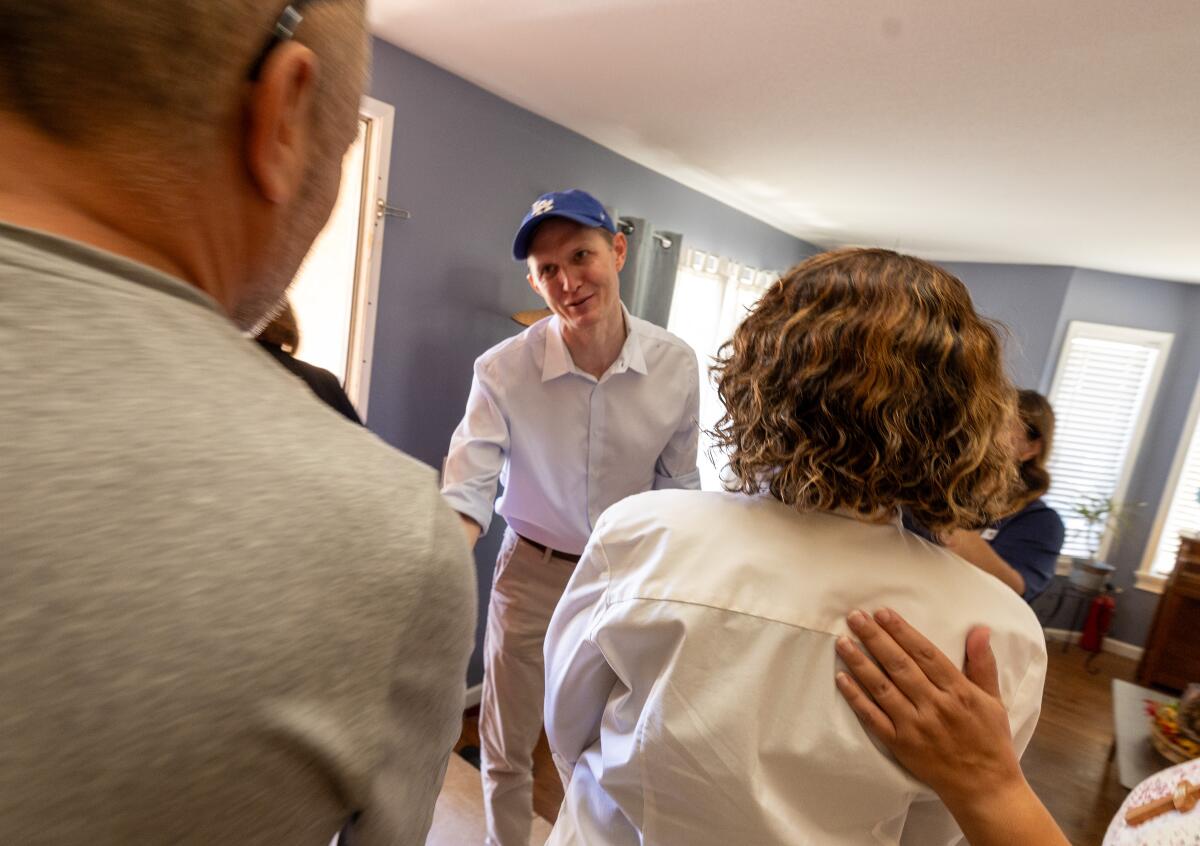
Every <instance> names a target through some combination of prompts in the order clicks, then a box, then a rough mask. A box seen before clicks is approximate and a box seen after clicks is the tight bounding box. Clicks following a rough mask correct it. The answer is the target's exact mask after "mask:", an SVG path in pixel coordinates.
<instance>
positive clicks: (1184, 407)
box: [946, 262, 1200, 645]
mask: <svg viewBox="0 0 1200 846" xmlns="http://www.w3.org/2000/svg"><path fill="white" fill-rule="evenodd" d="M946 267H947V268H948V269H949V270H950V271H951V272H953V273H954V274H956V275H957V276H958V277H959V278H960V279H962V280H963V282H965V283H966V285H967V287H968V288H970V290H971V295H972V297H973V298H974V299H975V302H976V303H977V305H978V306H979V308H980V311H982V312H983V313H984V314H987V315H988V316H990V317H994V318H996V319H999V320H1002V321H1003V322H1004V323H1006V324H1007V325H1008V326H1009V327H1010V329H1011V330H1012V334H1013V342H1014V348H1013V349H1010V353H1009V362H1010V365H1011V366H1012V370H1013V373H1014V376H1015V377H1016V379H1017V382H1018V383H1019V384H1020V385H1022V386H1023V387H1034V388H1038V389H1040V390H1041V391H1043V392H1046V391H1048V390H1049V388H1050V383H1051V380H1052V379H1053V378H1054V370H1055V367H1056V366H1057V363H1058V356H1059V352H1060V350H1061V348H1062V341H1063V338H1064V337H1065V335H1066V331H1067V326H1068V325H1069V324H1070V322H1071V321H1073V320H1082V321H1087V322H1090V323H1107V324H1111V325H1115V326H1129V327H1132V328H1135V329H1152V330H1157V331H1162V332H1172V333H1174V335H1175V340H1174V343H1173V345H1172V348H1171V354H1170V356H1169V358H1168V360H1167V363H1166V367H1165V369H1164V372H1163V381H1162V385H1161V386H1160V388H1159V393H1158V397H1157V399H1156V401H1155V403H1154V407H1153V409H1152V410H1151V416H1150V422H1149V426H1148V428H1147V431H1146V435H1145V438H1144V440H1143V443H1142V447H1141V450H1140V452H1139V453H1138V454H1137V456H1136V457H1135V464H1134V472H1133V475H1132V478H1131V479H1130V485H1129V490H1128V492H1127V493H1126V495H1125V497H1124V499H1125V501H1126V502H1130V503H1143V502H1144V503H1145V506H1143V507H1142V508H1140V509H1138V510H1137V512H1136V514H1135V517H1134V518H1133V519H1132V520H1131V521H1130V523H1129V524H1128V525H1127V526H1126V527H1125V528H1124V529H1123V531H1122V533H1121V535H1120V537H1119V538H1118V540H1117V543H1116V544H1115V545H1114V546H1113V548H1112V549H1111V550H1110V552H1109V555H1108V561H1109V563H1111V564H1113V565H1114V566H1116V567H1117V573H1116V576H1115V578H1114V583H1115V584H1116V585H1117V586H1119V587H1122V588H1124V589H1125V590H1124V592H1123V593H1122V594H1121V595H1120V596H1119V597H1118V599H1117V616H1116V619H1115V621H1114V624H1113V629H1112V632H1111V636H1112V637H1114V638H1116V639H1117V640H1122V641H1125V642H1127V643H1133V644H1139V645H1140V644H1144V643H1145V641H1146V637H1147V635H1148V633H1149V629H1150V625H1151V622H1152V621H1153V617H1154V609H1155V607H1156V605H1157V603H1158V594H1155V593H1150V592H1147V591H1143V590H1138V589H1136V588H1135V587H1134V576H1135V574H1136V572H1137V570H1138V568H1139V567H1140V566H1141V563H1142V558H1143V556H1144V554H1145V550H1146V546H1147V544H1148V543H1149V541H1150V532H1151V529H1152V528H1153V523H1154V520H1155V518H1156V516H1157V515H1158V509H1159V506H1160V505H1161V503H1162V501H1163V499H1164V497H1165V496H1167V495H1168V493H1169V492H1168V491H1167V490H1166V485H1167V481H1168V476H1169V475H1170V471H1171V465H1172V463H1173V461H1174V460H1175V454H1176V450H1178V448H1179V444H1180V442H1181V440H1182V438H1183V436H1184V434H1185V433H1184V426H1185V425H1186V424H1187V420H1186V418H1187V412H1188V409H1189V407H1190V403H1191V400H1192V396H1193V395H1194V393H1195V391H1196V387H1197V383H1198V381H1200V331H1197V328H1196V327H1197V326H1198V325H1200V285H1188V284H1183V283H1178V282H1169V281H1164V280H1161V279H1146V278H1142V277H1136V276H1124V275H1121V274H1115V273H1104V272H1101V271H1097V270H1087V269H1082V268H1078V269H1077V268H1061V267H1033V266H1024V265H992V264H972V263H969V262H957V263H947V264H946ZM1048 593H1053V588H1052V589H1051V591H1049V592H1048ZM1049 598H1050V597H1049V596H1047V597H1045V600H1048V599H1049ZM1069 606H1070V604H1069V603H1068V607H1066V608H1064V609H1063V610H1062V612H1061V613H1060V614H1059V615H1058V617H1056V618H1055V619H1053V620H1051V621H1050V622H1049V625H1051V626H1062V627H1065V626H1066V625H1067V624H1068V623H1069V622H1070V613H1071V611H1072V610H1073V609H1072V608H1070V607H1069ZM1039 607H1044V606H1039Z"/></svg>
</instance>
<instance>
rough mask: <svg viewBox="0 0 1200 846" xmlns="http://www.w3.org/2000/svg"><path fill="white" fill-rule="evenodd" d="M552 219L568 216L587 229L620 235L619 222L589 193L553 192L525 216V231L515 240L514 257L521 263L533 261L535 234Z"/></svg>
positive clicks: (521, 230) (530, 208) (522, 225)
mask: <svg viewBox="0 0 1200 846" xmlns="http://www.w3.org/2000/svg"><path fill="white" fill-rule="evenodd" d="M550 217H565V218H566V219H567V220H573V221H575V222H576V223H578V224H581V225H583V226H592V227H596V228H599V229H607V230H608V231H609V232H612V233H613V234H614V235H615V234H616V232H617V223H616V221H615V220H613V219H612V215H610V214H609V213H608V212H606V211H605V210H604V206H603V205H601V203H600V201H599V200H597V199H596V198H595V197H593V196H592V195H591V194H589V193H588V192H587V191H580V190H579V189H578V188H572V189H571V190H569V191H551V192H550V193H549V194H543V195H542V196H540V197H538V198H537V199H536V200H534V201H533V205H532V206H530V207H529V211H527V212H526V213H525V217H524V219H523V220H522V221H521V228H520V229H518V230H517V236H516V237H515V238H513V258H515V259H516V260H517V261H525V259H527V258H529V243H530V242H531V241H532V240H533V233H534V232H535V231H536V230H537V228H538V227H539V226H541V225H542V224H543V223H545V222H546V219H547V218H550Z"/></svg>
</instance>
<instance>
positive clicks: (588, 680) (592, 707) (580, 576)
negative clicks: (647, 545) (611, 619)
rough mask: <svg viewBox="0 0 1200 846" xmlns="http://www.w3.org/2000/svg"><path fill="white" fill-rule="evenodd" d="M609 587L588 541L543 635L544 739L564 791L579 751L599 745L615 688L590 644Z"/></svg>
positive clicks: (600, 553)
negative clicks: (547, 741) (606, 708)
mask: <svg viewBox="0 0 1200 846" xmlns="http://www.w3.org/2000/svg"><path fill="white" fill-rule="evenodd" d="M608 585H609V569H608V559H607V558H606V556H605V553H604V547H603V546H602V545H601V544H600V543H597V542H595V541H594V540H593V542H591V543H589V544H588V546H587V549H585V550H584V552H583V556H582V557H581V558H580V560H579V564H578V565H576V568H575V573H574V574H573V575H572V576H571V580H570V581H569V582H568V583H567V587H566V590H565V591H564V592H563V596H562V599H560V600H559V603H558V607H557V608H556V609H555V611H554V616H553V618H551V620H550V626H549V628H548V629H547V631H546V642H545V647H544V649H545V659H546V710H545V724H546V738H547V740H549V742H550V751H551V753H552V754H553V756H554V763H555V765H556V766H557V767H558V771H559V775H560V776H562V780H563V784H564V785H565V784H567V783H568V782H569V781H570V777H571V772H572V771H573V770H574V768H575V764H576V762H578V760H579V758H580V756H582V754H583V752H584V750H585V749H587V748H588V747H589V746H591V745H592V744H593V743H595V742H596V741H597V740H598V739H599V737H600V722H601V718H602V717H603V716H604V708H605V706H606V705H607V703H608V700H609V694H610V693H611V691H612V689H613V686H614V685H616V684H617V683H618V679H617V676H616V674H615V673H614V672H613V670H612V668H611V667H610V666H609V664H608V661H607V659H606V658H605V657H604V654H603V653H602V652H601V651H600V647H599V646H597V645H596V642H595V641H594V640H593V639H592V635H593V634H594V632H595V630H596V625H597V623H598V622H599V620H600V618H601V616H602V615H603V613H604V610H605V607H606V603H605V596H606V593H607V591H608Z"/></svg>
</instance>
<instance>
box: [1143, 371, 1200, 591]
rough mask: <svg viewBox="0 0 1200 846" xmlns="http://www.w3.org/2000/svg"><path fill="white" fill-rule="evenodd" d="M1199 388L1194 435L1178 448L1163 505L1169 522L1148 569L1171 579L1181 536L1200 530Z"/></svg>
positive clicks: (1154, 550) (1199, 386)
mask: <svg viewBox="0 0 1200 846" xmlns="http://www.w3.org/2000/svg"><path fill="white" fill-rule="evenodd" d="M1197 412H1200V385H1197V386H1196V400H1195V402H1194V403H1193V411H1192V415H1191V436H1190V437H1189V436H1188V435H1187V434H1186V433H1185V434H1184V438H1183V440H1182V441H1181V443H1180V445H1179V448H1180V451H1181V453H1182V454H1181V456H1180V457H1181V458H1182V461H1180V462H1179V463H1178V464H1177V465H1176V472H1175V473H1174V474H1173V475H1172V482H1171V485H1172V486H1171V487H1169V488H1168V490H1167V497H1168V499H1166V500H1165V501H1164V502H1163V507H1164V508H1165V509H1166V511H1167V514H1166V519H1165V520H1163V523H1162V529H1161V530H1160V531H1159V534H1158V540H1157V542H1156V543H1155V544H1154V546H1153V547H1151V549H1152V553H1151V556H1152V557H1151V558H1150V562H1149V564H1150V566H1149V567H1148V568H1147V569H1149V571H1150V572H1151V573H1152V574H1154V575H1156V576H1169V575H1171V571H1172V570H1174V569H1175V557H1176V555H1178V554H1179V533H1180V532H1183V531H1191V532H1196V531H1200V421H1198V420H1197V417H1198V414H1197Z"/></svg>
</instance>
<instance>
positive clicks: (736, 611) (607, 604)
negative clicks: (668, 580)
mask: <svg viewBox="0 0 1200 846" xmlns="http://www.w3.org/2000/svg"><path fill="white" fill-rule="evenodd" d="M611 586H612V578H611V576H610V577H609V587H610V588H611ZM633 602H660V603H664V604H668V605H691V606H693V607H696V608H709V609H711V610H713V611H721V612H723V613H726V614H736V615H738V616H739V617H753V618H754V619H756V620H765V621H766V622H768V623H778V624H779V625H781V626H787V627H788V628H791V629H799V630H800V631H805V632H812V633H813V634H818V635H824V636H826V637H831V638H836V637H837V635H835V634H833V633H832V632H827V631H824V630H823V629H814V628H812V627H811V626H802V625H800V624H799V623H792V622H788V621H787V620H780V619H779V618H777V617H769V616H767V615H766V614H756V613H754V612H753V611H743V610H741V609H740V608H727V607H725V606H722V605H712V604H710V603H707V602H696V601H694V600H689V599H670V598H667V597H662V596H628V597H624V598H622V599H615V600H614V599H612V598H611V597H610V596H609V595H608V592H607V589H606V591H605V598H604V604H605V610H608V609H610V608H614V607H616V606H617V605H627V604H630V603H633Z"/></svg>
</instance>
